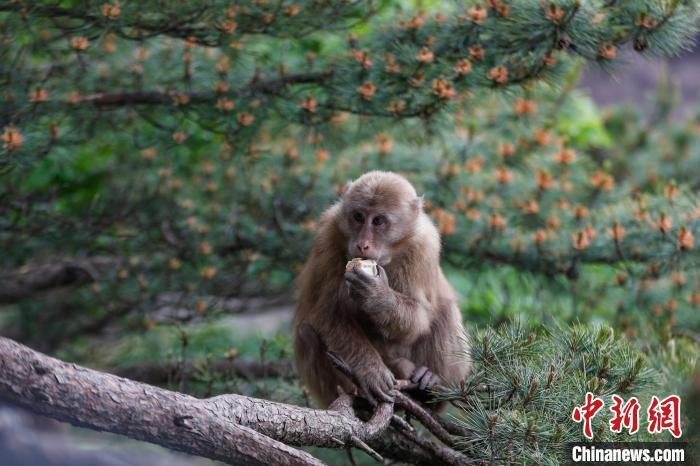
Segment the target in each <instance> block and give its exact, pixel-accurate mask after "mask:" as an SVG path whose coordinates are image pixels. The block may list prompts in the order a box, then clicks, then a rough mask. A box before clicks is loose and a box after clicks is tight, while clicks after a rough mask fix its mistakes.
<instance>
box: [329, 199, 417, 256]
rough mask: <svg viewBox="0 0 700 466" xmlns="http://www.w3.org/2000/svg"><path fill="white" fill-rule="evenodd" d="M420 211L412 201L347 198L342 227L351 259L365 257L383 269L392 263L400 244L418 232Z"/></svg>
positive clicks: (344, 202)
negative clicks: (397, 201)
mask: <svg viewBox="0 0 700 466" xmlns="http://www.w3.org/2000/svg"><path fill="white" fill-rule="evenodd" d="M418 211H419V208H418V207H416V205H415V203H412V202H410V201H406V202H405V203H396V202H386V201H385V200H383V199H377V198H371V199H367V198H363V197H362V196H352V195H351V196H349V198H346V199H344V201H343V210H342V220H341V224H340V228H341V230H342V231H343V232H344V233H345V236H346V238H347V239H348V242H347V259H348V260H349V259H353V258H355V257H362V258H363V259H373V260H375V261H377V262H378V263H379V265H381V266H385V265H387V264H389V262H391V259H392V257H393V255H394V252H395V251H396V250H397V245H398V244H399V243H401V241H402V240H403V239H405V238H406V236H408V235H410V234H411V233H412V232H413V231H414V230H415V223H416V218H417V216H418ZM399 249H400V248H399Z"/></svg>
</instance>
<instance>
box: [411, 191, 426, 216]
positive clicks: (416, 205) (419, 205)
mask: <svg viewBox="0 0 700 466" xmlns="http://www.w3.org/2000/svg"><path fill="white" fill-rule="evenodd" d="M424 197H425V195H424V194H421V195H420V196H416V198H415V199H414V200H412V201H411V206H412V207H413V210H415V211H416V212H419V211H421V210H423V198H424Z"/></svg>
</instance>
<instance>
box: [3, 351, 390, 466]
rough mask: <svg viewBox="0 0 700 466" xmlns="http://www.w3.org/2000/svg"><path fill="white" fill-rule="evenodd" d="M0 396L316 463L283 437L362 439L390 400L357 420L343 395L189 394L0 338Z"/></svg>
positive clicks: (197, 445)
mask: <svg viewBox="0 0 700 466" xmlns="http://www.w3.org/2000/svg"><path fill="white" fill-rule="evenodd" d="M0 398H3V399H5V400H8V401H11V402H14V403H17V404H19V405H21V406H23V407H26V408H28V409H30V410H32V411H34V412H37V413H39V414H43V415H46V416H49V417H53V418H55V419H59V420H62V421H66V422H70V423H71V424H75V425H79V426H83V427H88V428H92V429H96V430H103V431H108V432H114V433H118V434H123V435H126V436H128V437H131V438H134V439H138V440H145V441H149V442H152V443H156V444H159V445H162V446H165V447H167V448H171V449H174V450H179V451H184V452H186V453H191V454H195V455H200V456H205V457H207V458H212V459H216V460H220V461H224V462H227V463H230V464H253V465H254V464H261V465H262V464H280V465H287V464H289V465H292V464H321V463H320V462H319V461H318V460H317V459H315V458H313V457H312V456H311V455H309V454H307V453H305V452H302V451H299V450H297V449H294V448H292V447H290V446H289V445H298V446H302V445H313V446H320V447H334V448H338V447H341V446H351V445H356V443H357V440H360V441H363V442H369V441H371V440H373V439H375V438H377V437H378V436H379V435H380V434H381V433H382V432H383V431H384V430H385V429H386V428H387V427H388V425H389V423H390V421H391V417H392V414H393V405H391V404H387V403H384V404H382V405H380V406H379V407H378V408H377V410H376V412H375V413H374V415H373V417H372V418H371V419H370V420H369V421H367V422H363V421H361V420H360V419H358V418H357V417H355V415H354V414H353V412H352V409H351V407H350V402H351V397H350V396H348V395H344V396H341V397H340V398H339V399H338V400H337V402H336V403H335V404H334V406H332V408H333V409H330V410H327V411H324V410H315V409H309V408H303V407H298V406H291V405H286V404H282V403H276V402H271V401H266V400H260V399H255V398H250V397H246V396H241V395H221V396H217V397H213V398H208V399H202V400H200V399H196V398H193V397H191V396H187V395H184V394H180V393H175V392H172V391H168V390H164V389H160V388H157V387H153V386H150V385H146V384H143V383H139V382H134V381H131V380H128V379H124V378H121V377H117V376H115V375H111V374H105V373H102V372H98V371H94V370H91V369H87V368H84V367H81V366H77V365H75V364H69V363H65V362H62V361H59V360H57V359H54V358H51V357H49V356H46V355H43V354H41V353H38V352H36V351H34V350H31V349H30V348H27V347H26V346H23V345H20V344H19V343H16V342H14V341H12V340H9V339H6V338H0Z"/></svg>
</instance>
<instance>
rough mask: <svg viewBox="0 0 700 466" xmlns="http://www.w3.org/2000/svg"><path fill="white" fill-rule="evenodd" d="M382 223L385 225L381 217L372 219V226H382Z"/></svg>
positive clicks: (384, 219) (384, 220)
mask: <svg viewBox="0 0 700 466" xmlns="http://www.w3.org/2000/svg"><path fill="white" fill-rule="evenodd" d="M384 223H386V218H384V217H383V216H381V215H377V216H376V217H374V218H373V219H372V225H375V226H379V225H384Z"/></svg>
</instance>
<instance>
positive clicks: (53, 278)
mask: <svg viewBox="0 0 700 466" xmlns="http://www.w3.org/2000/svg"><path fill="white" fill-rule="evenodd" d="M118 262H119V260H118V259H115V258H112V257H92V258H86V259H74V260H68V261H59V262H57V263H55V264H47V265H42V266H38V267H34V268H30V269H27V270H19V271H16V272H7V273H2V274H0V304H9V303H14V302H17V301H19V300H21V299H24V298H27V297H30V296H32V295H34V294H36V293H39V292H42V291H46V290H49V289H52V288H58V287H61V286H68V285H82V284H84V283H88V282H91V281H94V280H96V279H97V275H99V271H100V270H104V269H106V268H112V267H114V266H115V265H116V264H117V263H118Z"/></svg>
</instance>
